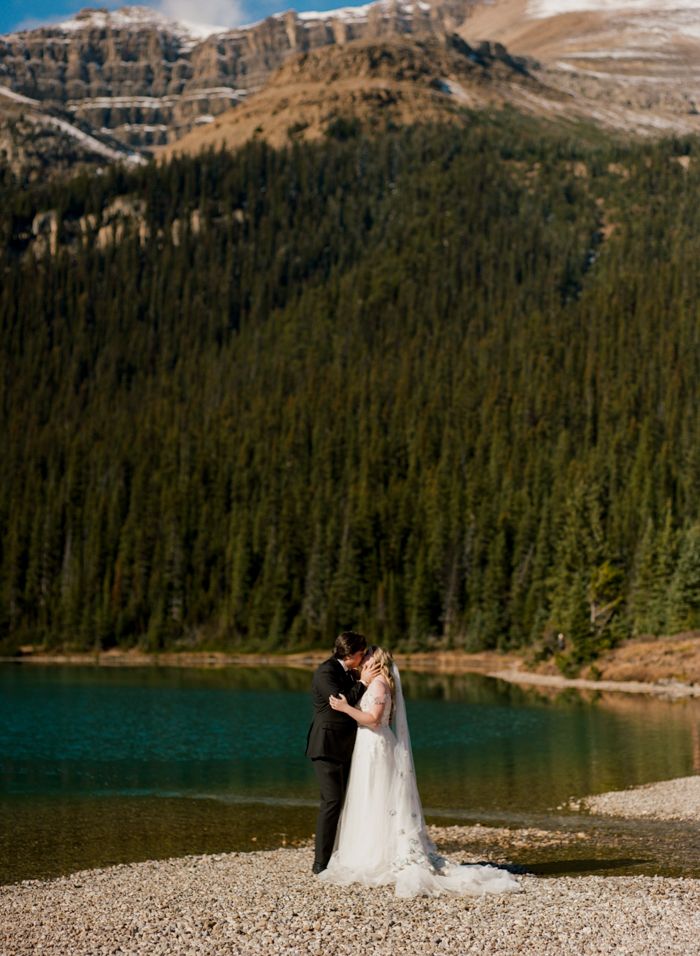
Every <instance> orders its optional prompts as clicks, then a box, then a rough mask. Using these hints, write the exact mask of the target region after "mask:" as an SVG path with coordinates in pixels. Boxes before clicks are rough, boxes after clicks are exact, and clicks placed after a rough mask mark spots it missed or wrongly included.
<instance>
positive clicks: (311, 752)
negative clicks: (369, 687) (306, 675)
mask: <svg viewBox="0 0 700 956" xmlns="http://www.w3.org/2000/svg"><path fill="white" fill-rule="evenodd" d="M365 690H366V688H365V685H364V684H362V683H360V681H356V680H355V679H354V677H353V676H352V674H349V673H348V672H347V671H346V670H345V668H344V667H343V665H342V664H341V663H340V661H339V660H337V659H336V658H335V657H331V658H330V659H329V660H327V661H324V662H323V664H321V665H319V667H318V668H317V669H316V673H315V674H314V677H313V680H312V681H311V696H312V699H313V704H314V717H313V720H312V722H311V727H310V729H309V735H308V737H307V740H306V756H307V757H311V759H312V760H313V759H314V758H317V757H325V758H326V759H329V760H339V761H341V762H342V763H345V761H347V760H350V758H351V757H352V749H353V747H354V746H355V737H356V736H357V721H355V720H353V718H352V717H348V715H347V714H344V713H342V711H339V710H333V708H332V707H331V705H330V704H329V703H328V698H329V697H331V696H333V697H338V696H339V695H340V694H345V696H346V698H347V700H348V703H349V704H350V705H351V706H353V707H354V706H355V704H357V702H358V701H359V699H360V698H361V697H362V695H363V694H364V692H365Z"/></svg>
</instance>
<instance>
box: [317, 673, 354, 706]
mask: <svg viewBox="0 0 700 956" xmlns="http://www.w3.org/2000/svg"><path fill="white" fill-rule="evenodd" d="M314 684H315V685H316V686H315V689H316V691H317V693H318V694H319V695H320V696H321V697H322V698H323V699H324V701H325V702H326V703H328V699H329V698H330V697H339V696H340V695H341V694H344V695H345V697H346V698H347V700H348V703H349V704H351V705H352V706H353V707H354V706H355V704H356V703H357V702H358V701H359V700H360V698H361V697H362V695H363V694H364V692H365V690H366V689H367V688H366V686H365V684H363V683H361V682H360V681H356V682H355V683H354V684H352V686H351V687H348V684H347V680H346V679H344V674H343V672H342V671H341V670H340V669H339V668H337V667H335V666H334V667H332V668H324V669H323V670H322V671H318V672H317V673H316V678H315V680H314Z"/></svg>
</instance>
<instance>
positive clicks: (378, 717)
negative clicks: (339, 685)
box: [329, 678, 389, 729]
mask: <svg viewBox="0 0 700 956" xmlns="http://www.w3.org/2000/svg"><path fill="white" fill-rule="evenodd" d="M367 693H368V694H370V695H371V696H372V697H373V698H374V699H375V700H376V701H377V703H376V704H372V706H371V707H370V708H369V710H360V709H359V708H358V707H351V706H350V704H349V703H348V702H347V699H346V697H345V695H344V694H341V695H340V696H339V697H331V698H330V701H329V703H330V705H331V707H332V708H333V710H340V711H342V712H343V713H344V714H347V715H348V717H352V719H353V720H356V721H357V722H358V724H361V725H362V726H363V727H371V728H373V729H374V728H375V727H378V726H379V725H380V724H381V722H382V715H383V713H384V707H385V702H386V700H387V698H388V697H389V688H388V687H387V685H386V684H385V683H384V681H383V680H380V679H379V678H377V679H376V680H374V681H372V683H371V684H370V686H369V687H368V688H367Z"/></svg>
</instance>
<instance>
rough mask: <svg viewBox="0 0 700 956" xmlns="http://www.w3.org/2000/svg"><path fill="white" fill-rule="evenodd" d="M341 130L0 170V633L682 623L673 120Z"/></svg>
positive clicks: (694, 286) (77, 641) (689, 440)
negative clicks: (74, 165) (624, 128)
mask: <svg viewBox="0 0 700 956" xmlns="http://www.w3.org/2000/svg"><path fill="white" fill-rule="evenodd" d="M341 132H342V134H343V135H340V136H339V138H337V139H333V138H328V139H327V140H325V141H323V142H320V143H315V144H304V143H291V144H290V146H289V148H288V149H286V150H281V151H274V150H272V149H270V148H269V147H267V146H266V145H265V144H264V143H255V142H253V143H251V144H249V145H248V146H246V147H245V148H243V149H242V150H241V151H239V152H237V153H235V154H225V153H217V154H213V153H211V154H207V155H203V156H201V157H200V158H198V159H176V160H173V161H172V162H170V163H169V164H165V165H158V164H155V163H153V164H151V165H149V166H147V167H143V168H140V169H137V170H135V171H124V170H122V169H111V170H107V171H106V172H105V173H104V174H103V175H96V174H94V173H93V174H88V173H83V174H80V175H76V176H75V177H74V178H72V179H70V180H64V181H62V182H57V183H53V184H46V183H30V182H23V181H22V180H21V179H20V180H17V179H13V178H12V177H11V176H10V174H9V173H8V172H4V173H2V172H0V176H1V177H2V182H1V183H0V194H1V197H2V201H1V212H0V218H1V222H0V245H1V246H2V251H1V253H0V255H1V262H0V283H1V288H0V642H1V645H0V646H2V648H3V649H4V650H5V652H12V651H14V650H16V649H17V648H18V647H20V646H21V645H24V644H26V643H28V642H33V643H35V644H41V645H43V646H45V647H48V648H52V647H58V646H67V647H71V648H75V649H93V648H109V647H111V646H116V645H118V646H123V647H130V646H134V645H138V646H141V647H144V648H147V649H151V650H156V649H159V648H164V647H193V646H201V647H218V648H228V649H240V650H244V649H245V650H266V651H271V650H272V651H274V650H285V649H299V648H304V647H311V646H315V645H323V646H326V645H328V643H329V641H330V640H331V639H332V637H333V636H334V635H335V634H336V633H337V632H338V631H339V630H342V629H345V628H349V627H354V628H358V629H363V630H364V632H365V633H367V635H368V636H370V637H372V638H373V639H376V640H378V641H380V642H382V643H386V644H388V645H389V646H392V647H403V648H407V649H419V648H424V647H431V646H436V645H440V646H448V647H465V648H468V649H480V648H490V647H498V648H509V647H516V646H521V645H525V644H529V643H532V644H533V645H535V646H536V647H542V648H544V649H546V647H547V646H548V645H551V643H552V641H553V639H554V638H555V637H556V635H557V634H558V633H559V632H561V633H563V634H564V637H565V641H566V648H567V650H566V655H565V663H568V665H569V666H571V667H573V666H575V665H577V664H580V663H582V662H584V661H587V660H591V659H593V658H594V657H595V655H596V654H597V653H599V652H600V651H601V650H602V649H604V648H606V647H609V646H611V645H612V644H614V643H615V642H616V641H619V640H621V639H622V638H624V637H626V636H630V635H633V634H636V633H639V634H642V633H648V634H656V635H659V634H669V633H675V632H678V631H682V630H685V629H689V628H694V627H698V626H700V306H699V304H698V287H699V286H700V159H699V157H700V149H699V144H698V143H697V142H696V141H694V140H690V139H689V140H687V141H682V142H681V141H664V142H659V141H657V142H645V143H634V142H623V141H618V140H612V139H606V138H604V137H602V135H600V134H590V135H585V131H584V132H579V133H577V134H576V135H574V134H573V133H572V132H571V131H567V130H564V129H561V128H557V127H555V126H552V125H551V124H550V125H547V124H545V123H544V122H541V121H535V120H526V119H524V118H523V117H519V116H518V115H517V114H515V113H507V112H505V113H503V114H500V115H498V116H496V117H493V116H492V117H487V116H483V115H478V114H475V115H473V116H472V117H471V120H470V122H469V123H468V124H466V125H465V126H464V127H463V128H457V127H438V128H430V127H420V126H416V127H412V128H408V129H404V130H400V131H394V132H391V131H389V132H387V133H385V134H383V135H381V136H377V137H374V138H371V139H370V138H365V137H363V136H360V135H358V134H355V131H354V130H350V131H347V130H345V131H341ZM120 197H122V198H124V197H126V198H128V199H129V201H130V202H132V206H133V208H140V209H142V210H143V212H142V213H141V214H140V218H138V217H137V218H133V219H132V220H125V221H124V224H123V226H120V229H119V230H118V231H115V232H114V241H112V242H106V243H105V242H97V241H96V237H95V234H94V233H91V232H90V231H89V228H87V229H86V230H83V231H82V232H77V233H76V232H75V230H74V231H73V232H71V228H72V224H75V223H76V222H79V221H82V222H87V223H93V224H94V223H96V222H98V221H99V217H100V215H101V212H102V210H104V209H105V208H106V207H108V206H109V204H112V205H113V204H114V201H115V200H117V199H119V198H120ZM139 201H141V203H142V204H141V205H138V202H139ZM134 204H136V205H134ZM49 210H55V211H56V215H57V222H58V231H57V234H56V237H55V248H54V249H53V250H50V251H47V250H45V251H44V253H43V254H39V251H38V248H37V243H33V244H32V242H31V241H30V238H27V237H28V236H30V234H31V226H32V223H33V222H34V221H35V220H36V216H37V214H38V213H41V212H42V211H49ZM75 235H77V237H78V238H71V239H70V241H68V238H69V236H75Z"/></svg>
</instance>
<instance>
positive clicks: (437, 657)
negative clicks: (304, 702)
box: [0, 636, 700, 700]
mask: <svg viewBox="0 0 700 956" xmlns="http://www.w3.org/2000/svg"><path fill="white" fill-rule="evenodd" d="M653 643H654V647H653V649H652V653H655V654H656V656H657V657H658V656H659V655H663V657H664V658H665V660H664V661H663V664H662V665H661V666H659V665H658V662H657V664H656V667H655V668H654V667H651V666H650V665H649V663H648V662H642V663H639V662H638V661H635V660H634V659H633V660H632V662H631V663H630V661H629V658H630V657H632V658H634V656H635V655H636V657H637V658H639V657H640V654H641V655H642V656H643V655H644V653H645V651H646V652H647V654H646V656H647V657H648V656H649V655H648V651H649V648H650V646H651V644H652V642H650V641H644V640H642V641H633V642H628V644H627V645H623V647H622V648H620V649H616V650H615V651H613V652H610V653H609V654H608V655H606V657H605V658H602V659H601V660H600V661H599V662H597V665H601V666H596V667H591V668H589V674H591V672H592V674H593V675H594V676H593V677H591V676H589V677H575V678H569V677H564V676H562V675H561V674H559V673H557V672H556V668H555V667H554V665H553V664H552V663H551V662H550V663H548V664H545V665H540V666H539V667H537V668H535V669H529V668H527V664H526V661H525V659H524V657H523V656H518V655H515V654H501V653H499V652H497V651H484V652H481V653H475V654H468V653H466V652H464V651H432V652H421V653H415V654H402V653H397V654H395V655H394V659H395V660H396V663H397V665H398V666H399V667H401V668H404V669H406V670H412V671H418V672H421V673H432V674H442V675H456V674H469V673H477V674H483V675H484V676H485V677H491V678H495V679H497V680H503V681H506V682H507V683H511V684H518V685H520V686H522V687H542V688H550V689H551V688H554V689H557V690H568V689H572V690H585V691H592V692H594V693H601V692H608V693H625V694H647V695H652V696H656V697H660V698H663V699H665V700H681V699H684V698H693V697H700V682H699V683H695V682H694V681H692V680H690V679H689V677H691V676H692V677H695V671H696V664H697V662H696V660H695V658H696V657H697V658H698V659H700V639H698V638H696V637H694V636H693V637H692V638H687V639H685V640H682V639H681V640H680V641H674V642H670V641H664V642H663V643H662V642H661V641H659V642H653ZM657 644H660V647H657V646H656V645H657ZM640 645H641V651H640V649H639V646H640ZM689 649H690V652H691V653H689ZM630 651H631V653H630ZM327 657H328V652H327V651H325V652H324V651H310V652H307V653H298V654H284V655H282V654H280V655H275V654H227V653H224V652H208V651H190V652H187V651H182V652H178V651H168V652H163V653H155V654H147V653H144V652H142V651H113V650H112V651H101V652H97V653H90V654H88V653H80V654H78V653H76V654H71V653H65V654H43V653H24V654H21V655H18V656H16V657H0V663H3V664H9V663H13V664H29V665H31V664H35V665H36V664H41V665H50V666H53V665H57V666H61V665H71V666H92V667H95V666H97V667H191V668H204V669H221V668H226V667H284V668H294V669H298V670H306V671H312V670H314V669H315V668H316V667H317V666H318V665H319V664H320V663H321V662H322V661H324V660H325V659H326V658H327ZM689 657H692V658H693V659H692V661H691V664H692V666H691V668H688V666H687V664H688V658H689ZM606 658H607V660H606ZM620 658H622V661H621V660H620ZM625 658H627V660H625ZM688 670H690V671H691V673H690V674H688V673H687V671H688ZM553 671H554V672H553ZM606 671H611V672H612V673H613V674H615V675H616V677H617V679H615V678H612V679H611V678H610V677H607V675H606ZM618 674H619V677H618V676H617V675H618ZM640 674H641V675H642V676H647V675H648V676H650V677H652V678H655V679H651V680H649V679H647V680H644V679H642V680H640V679H637V678H638V677H639V676H640ZM657 675H660V676H657Z"/></svg>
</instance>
